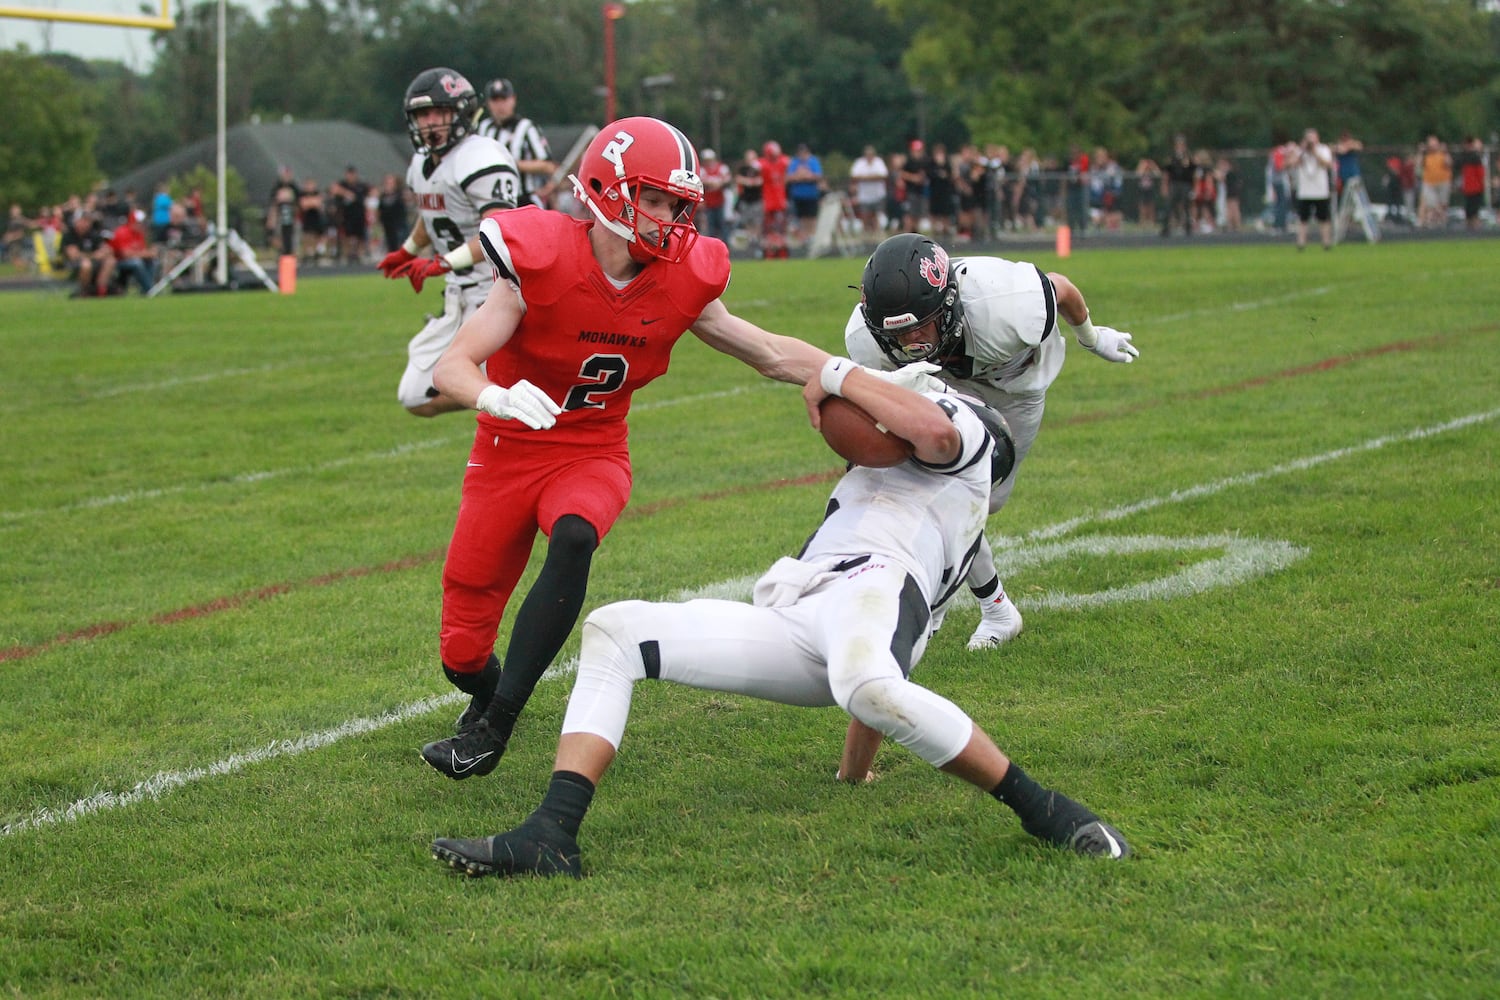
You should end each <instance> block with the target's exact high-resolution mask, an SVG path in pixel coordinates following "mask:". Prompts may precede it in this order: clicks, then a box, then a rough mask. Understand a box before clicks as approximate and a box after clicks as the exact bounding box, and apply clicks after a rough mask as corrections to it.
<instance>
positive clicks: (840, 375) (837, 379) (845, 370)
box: [818, 357, 859, 396]
mask: <svg viewBox="0 0 1500 1000" xmlns="http://www.w3.org/2000/svg"><path fill="white" fill-rule="evenodd" d="M857 367H859V366H858V365H856V364H855V363H854V362H853V361H850V360H849V359H848V358H839V357H832V358H829V359H828V360H827V361H825V362H823V371H822V373H821V374H820V375H819V376H818V381H819V382H821V383H822V385H823V391H824V392H826V393H828V395H830V396H842V395H843V394H844V393H843V389H844V379H846V378H848V377H849V373H850V372H852V371H854V369H855V368H857Z"/></svg>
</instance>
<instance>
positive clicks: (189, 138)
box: [0, 0, 1500, 206]
mask: <svg viewBox="0 0 1500 1000" xmlns="http://www.w3.org/2000/svg"><path fill="white" fill-rule="evenodd" d="M624 6H625V14H624V16H623V17H621V18H620V19H619V20H617V21H615V22H614V23H613V35H614V40H615V55H616V59H615V62H616V67H617V69H616V94H617V105H616V106H617V113H618V114H620V115H626V114H659V115H661V116H664V117H666V118H668V119H670V120H672V121H673V122H675V123H677V124H679V125H681V126H682V127H683V128H684V129H685V130H686V131H688V132H689V134H690V135H692V136H693V138H694V139H695V140H696V141H697V142H698V143H699V144H700V146H702V145H710V144H713V145H717V146H720V147H722V151H727V153H726V155H727V156H728V157H733V155H734V153H735V151H737V150H741V149H745V148H749V147H752V146H759V145H760V144H761V142H763V141H764V140H766V139H771V138H774V139H777V140H779V141H780V142H781V143H782V144H783V145H784V146H785V145H788V144H795V143H797V142H807V143H808V144H809V145H810V146H811V147H812V149H813V150H814V152H819V153H823V154H832V155H835V156H844V157H850V158H852V157H854V156H856V155H858V153H859V151H860V150H861V149H862V148H863V147H864V145H865V144H867V143H870V144H874V145H875V146H876V147H877V148H878V149H881V150H882V151H889V150H895V149H899V148H903V147H904V146H905V145H906V143H907V142H908V141H909V140H910V139H912V138H919V137H920V138H924V139H926V140H927V141H928V142H945V143H947V144H948V145H950V146H954V147H956V146H957V145H959V144H961V143H962V142H964V141H967V140H974V141H977V142H980V143H985V142H1000V143H1005V144H1007V145H1009V146H1011V147H1012V148H1019V147H1023V146H1032V147H1035V148H1037V149H1039V150H1045V151H1050V152H1055V153H1061V152H1062V151H1064V150H1066V149H1067V148H1068V147H1069V146H1071V145H1078V146H1081V147H1084V148H1092V147H1094V146H1096V145H1104V146H1107V147H1109V148H1110V149H1111V150H1113V151H1115V152H1116V154H1117V155H1118V156H1119V157H1121V158H1122V160H1129V159H1133V158H1134V157H1137V156H1140V155H1143V154H1154V153H1160V152H1161V151H1162V150H1163V149H1165V148H1167V147H1168V146H1169V145H1170V142H1171V136H1172V135H1173V134H1174V133H1177V132H1183V133H1186V134H1188V135H1189V136H1190V137H1191V142H1192V144H1193V145H1194V146H1195V147H1208V148H1246V147H1269V146H1271V145H1273V144H1274V143H1275V142H1276V141H1277V140H1278V139H1280V138H1282V137H1284V136H1287V135H1293V134H1296V133H1298V132H1300V130H1301V128H1302V127H1303V126H1304V125H1309V124H1311V125H1315V126H1317V127H1319V128H1321V129H1322V130H1323V131H1324V132H1325V133H1334V132H1336V131H1338V130H1341V129H1343V128H1349V129H1351V130H1352V131H1354V132H1355V133H1356V134H1358V135H1361V136H1362V137H1363V138H1364V139H1365V141H1366V142H1367V143H1387V144H1402V145H1407V144H1412V143H1415V142H1416V141H1417V139H1418V138H1420V136H1422V135H1424V134H1426V133H1428V132H1435V133H1437V134H1439V135H1441V136H1443V137H1444V138H1445V139H1449V140H1457V139H1459V138H1460V137H1461V136H1463V135H1465V134H1469V133H1476V134H1480V135H1481V136H1485V137H1488V136H1489V135H1490V134H1491V133H1492V132H1493V130H1495V129H1496V128H1497V127H1500V72H1497V69H1500V13H1497V11H1496V10H1495V5H1494V4H1492V3H1489V2H1487V0H1132V2H1130V3H1109V2H1103V3H1101V2H1099V0H1024V2H1022V0H635V2H631V3H627V4H625V5H624ZM601 7H602V4H601V2H600V0H549V2H538V0H339V2H329V0H279V2H278V3H277V4H276V5H275V6H273V7H271V8H270V9H269V10H267V11H265V12H264V13H263V14H261V15H259V16H256V15H254V14H252V13H251V12H250V11H249V10H247V9H246V8H244V7H241V6H238V5H236V4H234V3H229V4H228V7H227V16H226V38H227V43H226V47H225V48H226V62H227V67H228V73H227V78H228V86H227V99H226V102H227V108H226V111H227V117H228V121H229V123H230V124H231V125H233V124H237V123H239V122H243V121H246V120H249V119H250V118H251V117H252V116H256V115H258V116H260V117H261V118H262V119H263V120H281V119H283V118H284V117H286V116H290V117H292V118H293V119H296V120H304V121H306V120H319V119H343V120H347V121H352V122H356V123H358V124H361V125H366V126H368V127H371V128H375V129H379V130H381V131H386V132H392V133H399V132H401V131H402V129H403V122H402V119H401V113H400V105H401V98H402V94H403V92H404V90H405V87H406V84H407V83H408V82H409V81H410V79H411V78H412V77H413V76H414V75H415V74H416V73H417V72H418V71H420V70H421V69H423V68H426V67H428V66H434V65H447V66H452V67H454V68H455V69H458V70H460V71H461V72H463V73H465V74H466V75H468V76H469V77H470V79H471V80H472V81H473V82H474V84H475V86H476V87H478V86H482V85H483V83H484V81H485V80H487V79H489V78H491V77H496V76H505V77H508V78H510V79H511V80H513V81H514V82H515V84H516V86H517V89H518V91H519V93H520V97H521V100H520V107H521V111H522V113H524V114H526V115H527V116H528V117H531V118H533V119H535V120H537V121H539V122H542V123H582V122H595V123H601V119H602V117H603V114H604V99H603V96H602V93H601V91H602V86H603V82H604V81H603V71H602V67H603V65H604V45H605V26H604V18H603V15H602V11H601ZM175 17H176V19H177V27H176V28H175V29H174V30H172V31H159V32H154V33H153V34H152V50H153V53H154V58H153V60H152V63H151V66H150V68H149V69H147V70H145V71H142V72H136V71H134V70H132V69H131V68H129V67H127V66H125V65H124V64H123V63H120V62H113V61H108V60H91V61H84V60H80V59H77V58H75V57H70V56H64V55H56V54H35V53H31V52H29V51H27V50H26V49H25V48H24V47H20V48H17V49H15V50H12V51H10V52H0V87H5V88H6V92H7V93H8V94H9V95H11V100H10V102H9V107H10V108H11V115H10V116H8V117H9V118H12V120H11V121H8V123H7V129H6V131H7V136H6V140H7V141H6V147H5V149H4V150H3V151H0V201H3V202H7V203H8V202H11V201H19V202H21V203H23V204H26V205H28V206H34V205H38V204H41V203H44V202H53V201H60V200H61V199H62V198H63V197H64V196H66V195H67V194H69V193H74V192H78V191H82V190H86V189H87V188H88V187H89V186H90V185H91V184H92V183H94V182H95V181H96V180H98V179H99V178H101V177H103V176H104V175H106V174H113V175H118V174H121V173H124V172H125V171H127V170H129V169H131V168H133V167H135V166H138V165H140V164H142V163H145V162H148V161H150V160H152V159H154V158H156V157H158V156H160V155H163V154H165V153H167V152H170V151H172V150H174V149H176V148H178V147H179V146H181V145H184V144H186V143H189V142H193V141H196V140H198V139H201V138H203V137H205V136H208V135H211V134H212V133H213V128H214V122H215V95H216V57H217V34H216V19H217V7H216V4H215V3H213V2H211V0H210V2H199V3H194V4H192V5H190V6H189V5H187V4H186V3H184V4H183V6H182V7H181V8H180V9H179V10H178V11H176V13H175Z"/></svg>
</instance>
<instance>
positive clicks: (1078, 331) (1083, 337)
mask: <svg viewBox="0 0 1500 1000" xmlns="http://www.w3.org/2000/svg"><path fill="white" fill-rule="evenodd" d="M1068 325H1069V326H1072V324H1071V323H1070V324H1068ZM1073 336H1075V337H1077V338H1078V342H1079V343H1080V344H1082V345H1083V346H1084V347H1089V348H1092V347H1093V346H1094V345H1095V344H1097V343H1099V332H1098V331H1097V330H1095V329H1094V322H1093V320H1091V319H1089V318H1088V317H1087V316H1085V317H1084V318H1083V322H1082V323H1079V324H1078V325H1077V326H1074V327H1073Z"/></svg>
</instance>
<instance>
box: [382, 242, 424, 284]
mask: <svg viewBox="0 0 1500 1000" xmlns="http://www.w3.org/2000/svg"><path fill="white" fill-rule="evenodd" d="M416 259H417V256H416V254H410V253H407V252H406V248H405V247H400V248H398V249H395V250H392V251H391V252H390V253H388V254H386V255H385V256H384V257H382V258H381V259H380V273H381V274H383V275H385V276H386V277H387V278H399V277H400V276H401V275H400V273H399V272H400V271H401V268H402V267H403V266H404V265H406V264H409V263H411V262H412V261H414V260H416Z"/></svg>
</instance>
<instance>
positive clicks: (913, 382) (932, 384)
mask: <svg viewBox="0 0 1500 1000" xmlns="http://www.w3.org/2000/svg"><path fill="white" fill-rule="evenodd" d="M942 370H943V368H942V366H941V365H935V364H933V363H932V362H931V361H914V362H912V363H911V364H909V365H902V366H901V367H900V368H897V369H896V370H895V371H893V372H882V371H876V370H875V369H874V368H866V369H865V371H867V372H869V373H870V374H871V375H874V376H875V377H876V378H878V379H881V380H883V381H886V382H889V383H891V385H899V386H900V387H901V388H903V389H910V390H911V391H912V392H930V391H941V390H942V389H943V383H942V381H941V380H940V379H938V378H937V377H936V375H937V373H938V372H940V371H942Z"/></svg>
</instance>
